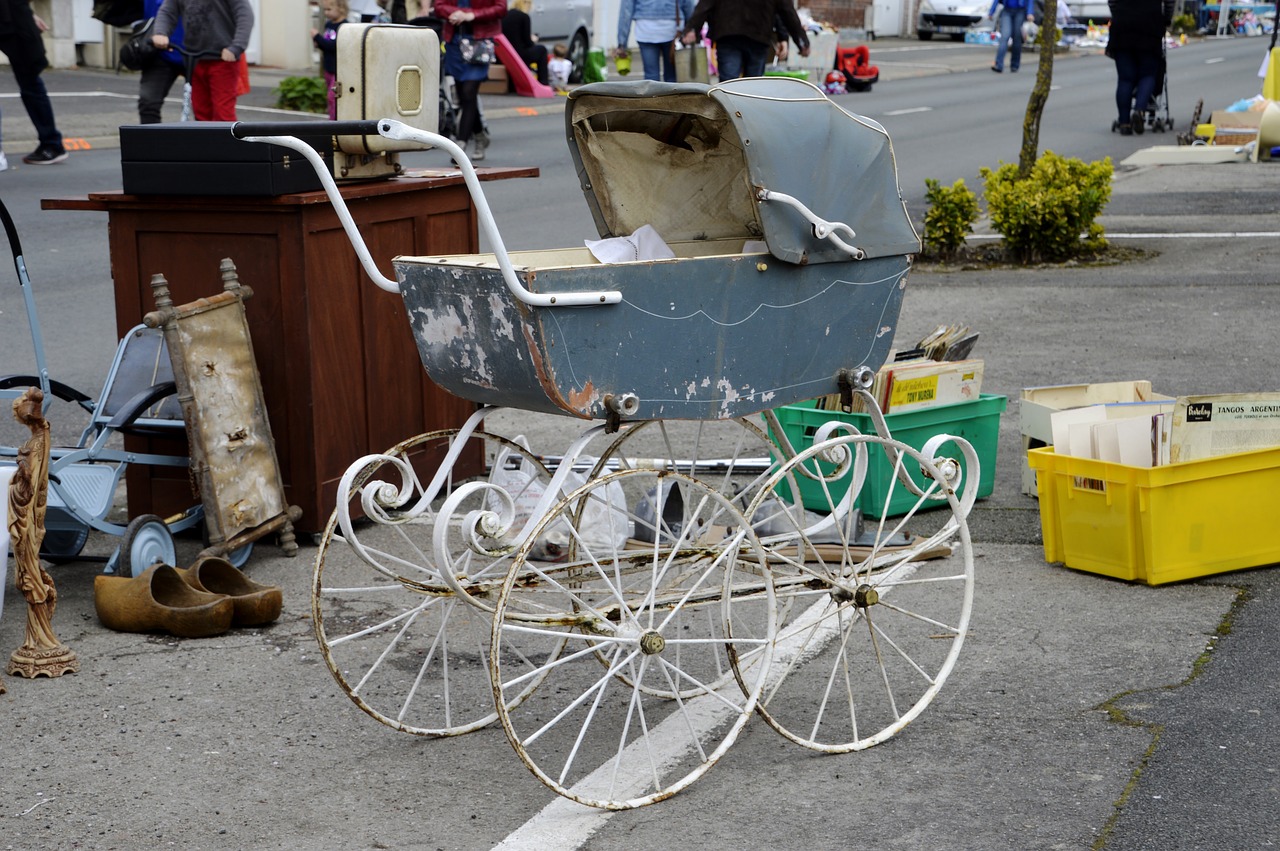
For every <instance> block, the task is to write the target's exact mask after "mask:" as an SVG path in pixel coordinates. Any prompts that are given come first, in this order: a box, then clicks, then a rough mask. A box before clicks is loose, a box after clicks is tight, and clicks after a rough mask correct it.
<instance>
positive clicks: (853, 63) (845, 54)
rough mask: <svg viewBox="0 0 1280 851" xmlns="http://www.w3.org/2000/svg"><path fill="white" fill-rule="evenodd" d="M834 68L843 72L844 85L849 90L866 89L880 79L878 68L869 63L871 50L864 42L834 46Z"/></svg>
mask: <svg viewBox="0 0 1280 851" xmlns="http://www.w3.org/2000/svg"><path fill="white" fill-rule="evenodd" d="M836 69H837V70H839V71H843V72H844V76H845V86H846V87H847V88H848V90H849V91H851V92H865V91H868V90H870V88H871V84H872V83H874V82H875V81H877V80H879V79H880V69H879V68H877V67H876V66H875V65H872V64H871V50H870V49H869V48H868V47H867V46H866V45H865V44H860V45H858V46H857V47H836Z"/></svg>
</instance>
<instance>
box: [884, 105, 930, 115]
mask: <svg viewBox="0 0 1280 851" xmlns="http://www.w3.org/2000/svg"><path fill="white" fill-rule="evenodd" d="M913 112H933V107H931V106H914V107H912V108H911V109H891V110H889V111H888V112H886V113H885V115H910V114H911V113H913Z"/></svg>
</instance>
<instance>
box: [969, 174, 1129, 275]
mask: <svg viewBox="0 0 1280 851" xmlns="http://www.w3.org/2000/svg"><path fill="white" fill-rule="evenodd" d="M1111 173H1112V169H1111V158H1110V157H1107V158H1106V159H1103V160H1102V161H1101V162H1093V163H1086V162H1083V161H1081V160H1077V159H1072V158H1067V157H1060V156H1058V155H1057V154H1055V153H1053V151H1045V152H1044V153H1043V154H1041V155H1040V158H1039V159H1038V160H1036V163H1035V165H1034V166H1033V167H1032V169H1031V174H1030V176H1029V177H1027V178H1026V179H1025V180H1019V179H1018V166H1017V165H1016V164H1013V163H1003V164H1001V166H1000V168H998V169H997V170H995V171H992V170H991V169H989V168H983V169H981V174H982V179H983V180H984V181H985V182H986V188H985V189H984V190H983V198H984V199H985V200H986V202H987V214H988V215H989V216H990V218H991V226H992V227H993V228H995V230H996V232H997V233H999V234H1000V235H1001V236H1002V237H1004V244H1005V247H1006V248H1007V249H1008V250H1009V251H1010V252H1011V253H1012V254H1013V255H1014V256H1015V257H1016V258H1017V259H1018V260H1020V261H1022V262H1023V263H1036V262H1040V261H1055V262H1056V261H1060V260H1068V259H1070V258H1072V257H1075V256H1077V255H1080V254H1086V253H1093V252H1096V251H1100V250H1101V249H1103V248H1106V246H1107V241H1106V239H1105V238H1104V237H1103V235H1102V233H1103V230H1102V225H1100V224H1098V223H1097V221H1095V220H1096V219H1097V218H1098V216H1099V215H1101V213H1102V208H1103V207H1105V206H1106V205H1107V202H1108V201H1110V200H1111ZM1082 237H1083V238H1082Z"/></svg>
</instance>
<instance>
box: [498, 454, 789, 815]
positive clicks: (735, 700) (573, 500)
mask: <svg viewBox="0 0 1280 851" xmlns="http://www.w3.org/2000/svg"><path fill="white" fill-rule="evenodd" d="M619 492H621V493H623V494H625V496H626V500H625V501H626V506H627V507H626V508H625V509H624V508H623V507H622V503H621V501H619V499H618V496H617V495H618V494H619ZM675 493H678V494H679V509H678V510H674V509H667V508H666V506H667V504H668V503H667V500H670V499H672V498H673V497H672V494H675ZM645 498H648V499H649V500H654V501H656V503H657V504H656V505H655V506H654V509H653V510H652V511H649V512H646V511H644V510H642V511H637V509H636V506H637V505H638V504H639V503H640V502H641V501H642V500H644V499H645ZM585 506H595V507H596V509H597V510H596V511H595V512H594V514H595V519H594V520H592V521H591V522H590V523H589V524H588V523H586V522H584V519H583V518H584V517H586V516H587V515H588V512H587V511H586V510H585V509H584V507H585ZM655 518H656V519H655ZM552 528H559V529H561V530H565V531H567V534H568V535H569V536H570V538H571V539H572V540H573V541H575V544H574V545H573V546H571V547H569V548H568V550H567V557H566V558H565V559H564V560H563V561H560V562H555V563H545V562H538V561H535V560H533V559H531V558H530V557H529V555H530V550H531V547H532V545H531V544H526V545H525V546H524V547H522V549H521V551H520V552H519V553H518V554H517V556H516V558H515V560H514V561H513V563H512V564H511V567H510V570H509V571H508V573H507V577H506V581H505V582H504V584H503V587H502V590H501V593H500V594H499V597H498V601H497V606H496V607H495V611H494V621H493V637H492V642H491V647H490V658H489V671H490V677H491V679H492V682H493V688H494V694H495V695H496V696H497V697H498V702H497V703H498V717H499V718H500V720H501V721H502V725H503V728H504V730H505V731H506V733H507V737H508V739H509V740H510V741H511V744H512V746H513V747H514V748H515V750H516V752H517V753H518V754H519V756H520V758H521V760H522V761H523V762H524V763H525V765H527V766H528V767H529V769H530V770H531V771H532V772H533V773H534V775H536V776H537V777H538V779H540V780H541V781H542V782H543V783H545V784H546V785H547V786H549V787H550V788H551V789H553V790H555V791H556V792H557V793H559V794H560V795H563V796H565V797H567V798H570V799H572V800H574V801H577V802H579V803H582V804H587V805H589V806H594V807H601V808H605V809H614V810H618V809H629V808H632V807H639V806H644V805H646V804H650V803H653V802H655V801H660V800H662V799H664V798H666V797H668V796H670V795H672V794H674V793H675V792H678V791H679V790H681V789H683V788H685V787H687V786H688V785H689V784H691V783H692V782H693V781H694V780H696V779H697V778H698V777H701V776H702V775H703V774H704V773H705V772H706V771H707V770H708V769H710V767H711V766H712V765H714V764H715V763H716V762H717V761H718V760H719V759H720V757H721V756H722V755H723V754H724V753H725V751H726V750H727V749H728V748H729V747H730V746H731V745H732V744H733V742H734V740H735V739H736V738H737V736H738V733H739V732H740V731H741V730H742V728H743V726H744V725H745V724H746V722H747V720H748V719H749V718H750V716H751V714H752V712H753V710H754V707H755V704H756V701H757V700H758V698H759V695H760V693H761V691H762V689H763V688H764V687H765V682H766V677H767V676H768V673H769V664H768V663H769V658H770V655H771V652H772V637H773V634H774V629H775V616H776V606H775V600H774V595H773V582H772V575H771V572H770V570H769V566H768V561H767V558H766V556H765V553H764V551H763V549H762V548H761V547H760V544H759V541H758V540H757V539H756V536H755V534H754V532H752V530H751V528H750V526H749V525H748V524H747V522H746V519H745V517H744V516H743V514H742V512H741V511H740V510H739V509H738V508H737V507H735V506H734V504H733V502H732V501H731V500H730V499H728V498H726V497H725V496H724V495H723V494H722V493H720V492H719V490H718V489H716V488H714V487H710V486H708V485H707V484H705V483H703V482H701V481H700V480H697V479H693V478H690V477H687V476H684V475H682V474H679V473H674V472H670V471H658V470H639V469H631V470H622V471H618V472H614V473H609V474H606V475H604V476H601V477H597V478H593V479H591V480H589V481H588V482H587V483H586V484H585V485H583V486H582V487H581V488H579V489H577V490H575V491H574V492H573V493H571V494H569V495H568V496H567V497H565V498H564V499H563V500H561V501H560V502H559V503H558V504H557V505H556V507H555V508H554V509H553V510H552V511H551V512H550V513H549V514H548V515H547V516H546V517H545V518H544V519H543V520H542V522H541V524H540V525H539V528H538V531H537V532H536V533H535V537H536V536H537V535H538V534H542V533H543V532H544V531H545V530H549V529H552ZM646 538H647V539H648V540H645V539H646ZM531 637H545V638H550V639H558V640H562V641H564V642H565V646H564V649H563V651H562V653H561V655H560V657H559V658H558V659H555V660H553V661H552V662H550V663H549V664H548V666H547V667H546V668H545V669H541V670H533V671H531V670H529V669H528V666H527V664H526V659H525V654H524V652H523V649H522V648H523V645H524V644H525V643H526V642H527V641H528V640H529V639H530V638H531ZM735 656H749V657H750V658H751V659H752V660H753V662H754V664H752V665H751V666H749V668H748V667H746V666H744V670H743V671H742V672H741V677H740V678H735V677H734V676H733V675H732V670H733V664H734V663H733V659H734V657H735ZM536 676H541V677H542V678H544V681H543V682H542V684H541V687H540V688H539V689H538V691H537V692H536V693H535V694H533V695H532V696H531V697H529V699H528V700H524V701H522V702H517V701H513V700H511V697H512V696H513V695H517V694H519V693H520V691H521V690H522V689H523V688H524V687H525V684H526V682H527V681H528V680H529V679H530V678H532V677H536Z"/></svg>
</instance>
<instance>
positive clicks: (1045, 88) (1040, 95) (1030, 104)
mask: <svg viewBox="0 0 1280 851" xmlns="http://www.w3.org/2000/svg"><path fill="white" fill-rule="evenodd" d="M1059 2H1065V0H1045V2H1044V17H1043V18H1042V19H1041V26H1040V32H1039V33H1038V34H1037V36H1036V41H1037V42H1038V43H1039V45H1040V51H1039V52H1040V62H1039V63H1038V64H1037V66H1036V84H1035V87H1034V88H1032V89H1031V97H1030V98H1028V99H1027V116H1026V118H1024V119H1023V120H1022V150H1021V152H1020V153H1019V155H1018V176H1019V177H1022V178H1026V177H1029V176H1030V175H1031V167H1032V166H1034V165H1035V163H1036V158H1037V157H1038V156H1039V152H1040V116H1042V115H1043V114H1044V105H1045V103H1046V102H1047V101H1048V100H1049V86H1050V85H1051V84H1052V83H1053V46H1054V44H1056V43H1057V41H1058V24H1057V21H1058V3H1059Z"/></svg>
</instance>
